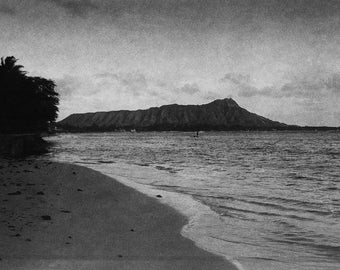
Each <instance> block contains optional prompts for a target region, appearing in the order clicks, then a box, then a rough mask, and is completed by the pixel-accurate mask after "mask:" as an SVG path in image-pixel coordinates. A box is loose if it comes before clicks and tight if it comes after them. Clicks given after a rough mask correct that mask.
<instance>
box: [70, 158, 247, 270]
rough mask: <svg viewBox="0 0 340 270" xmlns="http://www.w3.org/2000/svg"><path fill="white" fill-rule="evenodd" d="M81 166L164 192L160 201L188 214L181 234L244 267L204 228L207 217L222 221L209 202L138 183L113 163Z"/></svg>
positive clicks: (148, 192) (143, 188)
mask: <svg viewBox="0 0 340 270" xmlns="http://www.w3.org/2000/svg"><path fill="white" fill-rule="evenodd" d="M70 164H72V163H70ZM77 166H79V165H77ZM80 166H84V167H87V168H90V169H93V170H95V171H98V172H100V173H102V174H104V175H106V176H108V177H110V178H112V179H113V180H116V181H118V182H120V183H122V184H123V185H126V186H128V187H131V188H133V189H135V190H137V191H139V192H141V193H143V194H145V195H147V196H148V197H151V198H155V197H156V196H157V195H161V196H162V197H161V198H158V201H159V202H161V203H162V204H165V205H168V206H170V207H171V208H173V209H175V210H176V211H177V212H178V213H180V214H181V215H183V216H184V217H186V218H187V224H185V225H184V226H183V227H182V229H181V235H182V236H183V237H185V238H187V239H190V240H191V241H193V242H194V244H195V245H196V246H197V247H198V248H200V249H202V250H205V251H207V252H209V253H212V254H215V255H217V256H220V257H223V258H224V259H225V260H226V261H227V262H228V263H229V264H232V265H233V266H234V267H235V268H236V269H238V270H245V269H244V268H243V266H242V265H241V263H240V262H238V261H237V260H236V259H233V258H229V257H228V256H227V255H226V254H224V253H222V252H220V251H219V250H218V248H217V247H218V245H219V242H220V241H219V240H218V239H214V238H212V237H209V235H208V234H207V232H206V230H205V229H204V224H207V222H208V221H209V222H211V220H214V222H215V223H218V222H222V221H221V219H220V216H219V215H218V214H217V213H216V212H214V211H213V210H212V209H211V208H210V207H209V206H208V205H205V204H202V203H200V202H199V201H197V200H195V199H194V198H193V197H192V196H191V195H188V194H183V193H176V192H172V191H165V190H162V189H158V188H157V187H153V186H151V185H148V184H141V183H137V182H135V181H132V180H130V179H128V178H127V177H122V176H119V175H117V174H115V172H114V168H112V167H111V166H110V164H105V163H101V164H84V165H80ZM100 169H101V170H100Z"/></svg>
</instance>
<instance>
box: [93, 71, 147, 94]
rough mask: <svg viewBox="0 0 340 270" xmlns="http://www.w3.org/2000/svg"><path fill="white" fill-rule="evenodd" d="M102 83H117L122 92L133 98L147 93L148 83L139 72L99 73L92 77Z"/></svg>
mask: <svg viewBox="0 0 340 270" xmlns="http://www.w3.org/2000/svg"><path fill="white" fill-rule="evenodd" d="M94 77H95V78H96V79H98V80H99V81H101V82H102V83H112V82H113V83H114V82H117V83H118V84H119V87H120V88H121V89H122V90H123V91H127V92H130V93H131V94H133V95H134V96H140V95H141V94H144V93H146V92H149V85H148V81H147V79H146V77H145V75H144V74H142V73H139V72H128V73H109V72H106V73H100V74H96V75H94Z"/></svg>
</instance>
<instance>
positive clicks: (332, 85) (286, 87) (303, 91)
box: [222, 72, 340, 99]
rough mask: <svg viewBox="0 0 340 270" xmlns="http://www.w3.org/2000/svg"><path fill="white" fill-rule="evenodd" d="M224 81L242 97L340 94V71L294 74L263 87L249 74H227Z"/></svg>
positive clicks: (304, 97) (310, 96) (303, 97)
mask: <svg viewBox="0 0 340 270" xmlns="http://www.w3.org/2000/svg"><path fill="white" fill-rule="evenodd" d="M222 81H223V82H229V83H231V84H232V86H234V87H236V88H237V90H238V95H239V96H241V97H254V96H267V97H272V98H302V99H317V98H320V97H323V96H329V95H330V94H331V95H339V96H340V73H322V72H321V74H320V72H311V73H306V74H299V75H295V76H292V77H291V78H290V79H289V80H288V81H287V82H285V83H283V84H282V85H280V86H275V85H270V86H266V87H262V88H258V87H256V86H254V83H253V82H252V81H251V80H250V78H249V76H245V75H242V74H233V73H228V74H226V75H225V76H224V77H223V79H222Z"/></svg>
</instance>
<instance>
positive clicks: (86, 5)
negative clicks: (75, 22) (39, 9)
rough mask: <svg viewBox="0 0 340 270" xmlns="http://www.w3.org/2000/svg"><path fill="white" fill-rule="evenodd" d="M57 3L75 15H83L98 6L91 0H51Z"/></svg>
mask: <svg viewBox="0 0 340 270" xmlns="http://www.w3.org/2000/svg"><path fill="white" fill-rule="evenodd" d="M49 1H50V2H53V3H54V4H55V5H57V6H59V7H62V8H64V9H65V10H67V11H68V12H70V13H71V14H72V15H74V16H79V17H83V16H86V15H87V14H88V13H89V12H90V11H92V10H96V9H97V8H98V6H97V5H96V4H94V3H93V2H92V1H90V0H49Z"/></svg>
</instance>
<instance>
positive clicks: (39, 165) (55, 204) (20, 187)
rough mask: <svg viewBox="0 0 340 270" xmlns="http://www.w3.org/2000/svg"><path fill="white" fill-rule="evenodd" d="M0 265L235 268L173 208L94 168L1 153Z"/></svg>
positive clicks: (30, 266) (20, 267)
mask: <svg viewBox="0 0 340 270" xmlns="http://www.w3.org/2000/svg"><path fill="white" fill-rule="evenodd" d="M0 179H1V180H0V185H1V189H0V202H1V207H0V217H1V218H0V239H1V241H0V269H27V270H30V269H32V270H33V269H235V267H234V266H233V265H232V264H230V263H229V262H227V261H226V260H225V259H224V258H222V257H219V256H216V255H213V254H211V253H208V252H206V251H204V250H201V249H199V248H198V247H196V246H195V245H194V243H193V242H192V241H191V240H188V239H186V238H184V237H182V236H181V234H180V231H181V228H182V227H183V226H184V225H185V224H186V222H187V220H186V218H185V217H184V216H182V215H180V214H179V213H177V212H176V211H175V210H174V209H172V208H170V207H168V206H166V205H164V204H161V203H159V202H158V200H159V199H160V198H158V197H157V196H156V197H155V198H150V197H147V196H145V195H144V194H142V193H140V192H138V191H135V190H134V189H132V188H129V187H126V186H124V185H123V184H121V183H119V182H117V181H115V180H114V179H112V178H109V177H107V176H105V175H103V174H101V173H99V172H97V171H94V170H91V169H88V168H85V167H81V166H76V165H71V164H61V163H54V162H53V163H52V162H49V161H43V160H40V161H36V160H22V161H18V160H16V161H13V160H12V161H11V160H0Z"/></svg>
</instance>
